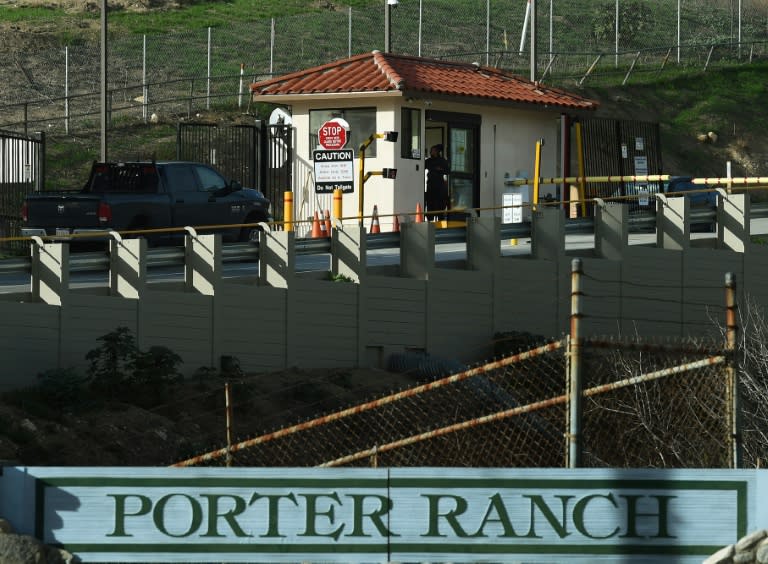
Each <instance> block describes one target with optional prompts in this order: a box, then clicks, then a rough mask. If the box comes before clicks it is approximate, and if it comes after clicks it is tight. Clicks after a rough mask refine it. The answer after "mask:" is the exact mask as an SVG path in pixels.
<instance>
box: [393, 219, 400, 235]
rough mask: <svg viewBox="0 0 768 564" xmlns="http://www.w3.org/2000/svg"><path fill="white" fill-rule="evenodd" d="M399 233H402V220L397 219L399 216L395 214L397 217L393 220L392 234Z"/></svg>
mask: <svg viewBox="0 0 768 564" xmlns="http://www.w3.org/2000/svg"><path fill="white" fill-rule="evenodd" d="M399 231H400V220H399V219H397V214H395V217H394V219H393V220H392V233H397V232H399Z"/></svg>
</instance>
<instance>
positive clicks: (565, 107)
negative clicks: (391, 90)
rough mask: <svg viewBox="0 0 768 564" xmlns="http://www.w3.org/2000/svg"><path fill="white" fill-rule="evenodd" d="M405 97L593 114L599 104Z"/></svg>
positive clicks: (422, 95) (452, 96)
mask: <svg viewBox="0 0 768 564" xmlns="http://www.w3.org/2000/svg"><path fill="white" fill-rule="evenodd" d="M403 96H405V97H406V98H412V99H415V100H430V101H435V100H440V101H444V102H454V103H455V102H458V103H461V104H475V105H482V106H497V107H500V108H518V109H524V110H536V109H539V110H551V111H557V112H562V111H568V112H585V113H588V112H592V111H594V110H596V109H597V106H598V104H597V103H593V104H592V105H591V106H577V105H575V104H574V105H569V104H550V103H542V102H534V101H531V102H528V101H524V100H501V99H498V98H486V97H483V96H457V95H455V94H439V93H435V92H425V91H423V90H420V91H408V90H406V91H404V92H403Z"/></svg>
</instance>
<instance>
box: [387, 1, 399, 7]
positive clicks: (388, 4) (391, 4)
mask: <svg viewBox="0 0 768 564" xmlns="http://www.w3.org/2000/svg"><path fill="white" fill-rule="evenodd" d="M399 3H400V0H387V6H397V5H398V4H399Z"/></svg>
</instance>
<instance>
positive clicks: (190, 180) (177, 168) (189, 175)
mask: <svg viewBox="0 0 768 564" xmlns="http://www.w3.org/2000/svg"><path fill="white" fill-rule="evenodd" d="M163 173H164V174H165V185H166V186H167V187H168V189H169V190H170V191H171V192H173V193H174V194H178V193H182V192H197V177H196V176H195V172H194V170H192V167H191V166H188V165H167V166H165V167H164V168H163Z"/></svg>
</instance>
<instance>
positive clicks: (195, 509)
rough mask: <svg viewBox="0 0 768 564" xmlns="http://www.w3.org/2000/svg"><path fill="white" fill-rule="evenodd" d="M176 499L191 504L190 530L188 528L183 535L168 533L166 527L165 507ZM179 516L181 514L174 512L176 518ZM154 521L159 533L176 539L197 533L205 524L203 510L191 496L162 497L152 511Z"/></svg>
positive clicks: (173, 495)
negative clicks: (178, 498) (203, 523)
mask: <svg viewBox="0 0 768 564" xmlns="http://www.w3.org/2000/svg"><path fill="white" fill-rule="evenodd" d="M174 497H180V498H182V499H185V500H187V501H188V502H189V508H190V511H191V513H190V519H189V528H187V530H186V531H184V532H183V533H177V534H173V533H171V532H169V531H168V529H167V528H166V526H165V506H166V505H168V502H169V501H170V500H171V499H173V498H174ZM178 515H179V512H177V511H174V517H177V516H178ZM175 520H176V521H180V519H175ZM152 521H153V522H154V523H155V527H156V528H157V530H158V531H160V532H161V533H163V534H164V535H167V536H169V537H174V538H183V537H188V536H189V535H191V534H192V533H194V532H195V531H197V530H198V529H199V528H200V525H201V524H202V522H203V509H202V508H201V507H200V504H199V503H198V502H197V500H196V499H195V498H193V497H191V496H188V495H186V494H178V493H177V494H168V495H166V496H163V497H161V498H160V499H159V500H158V501H157V503H156V504H155V509H154V510H153V511H152Z"/></svg>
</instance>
